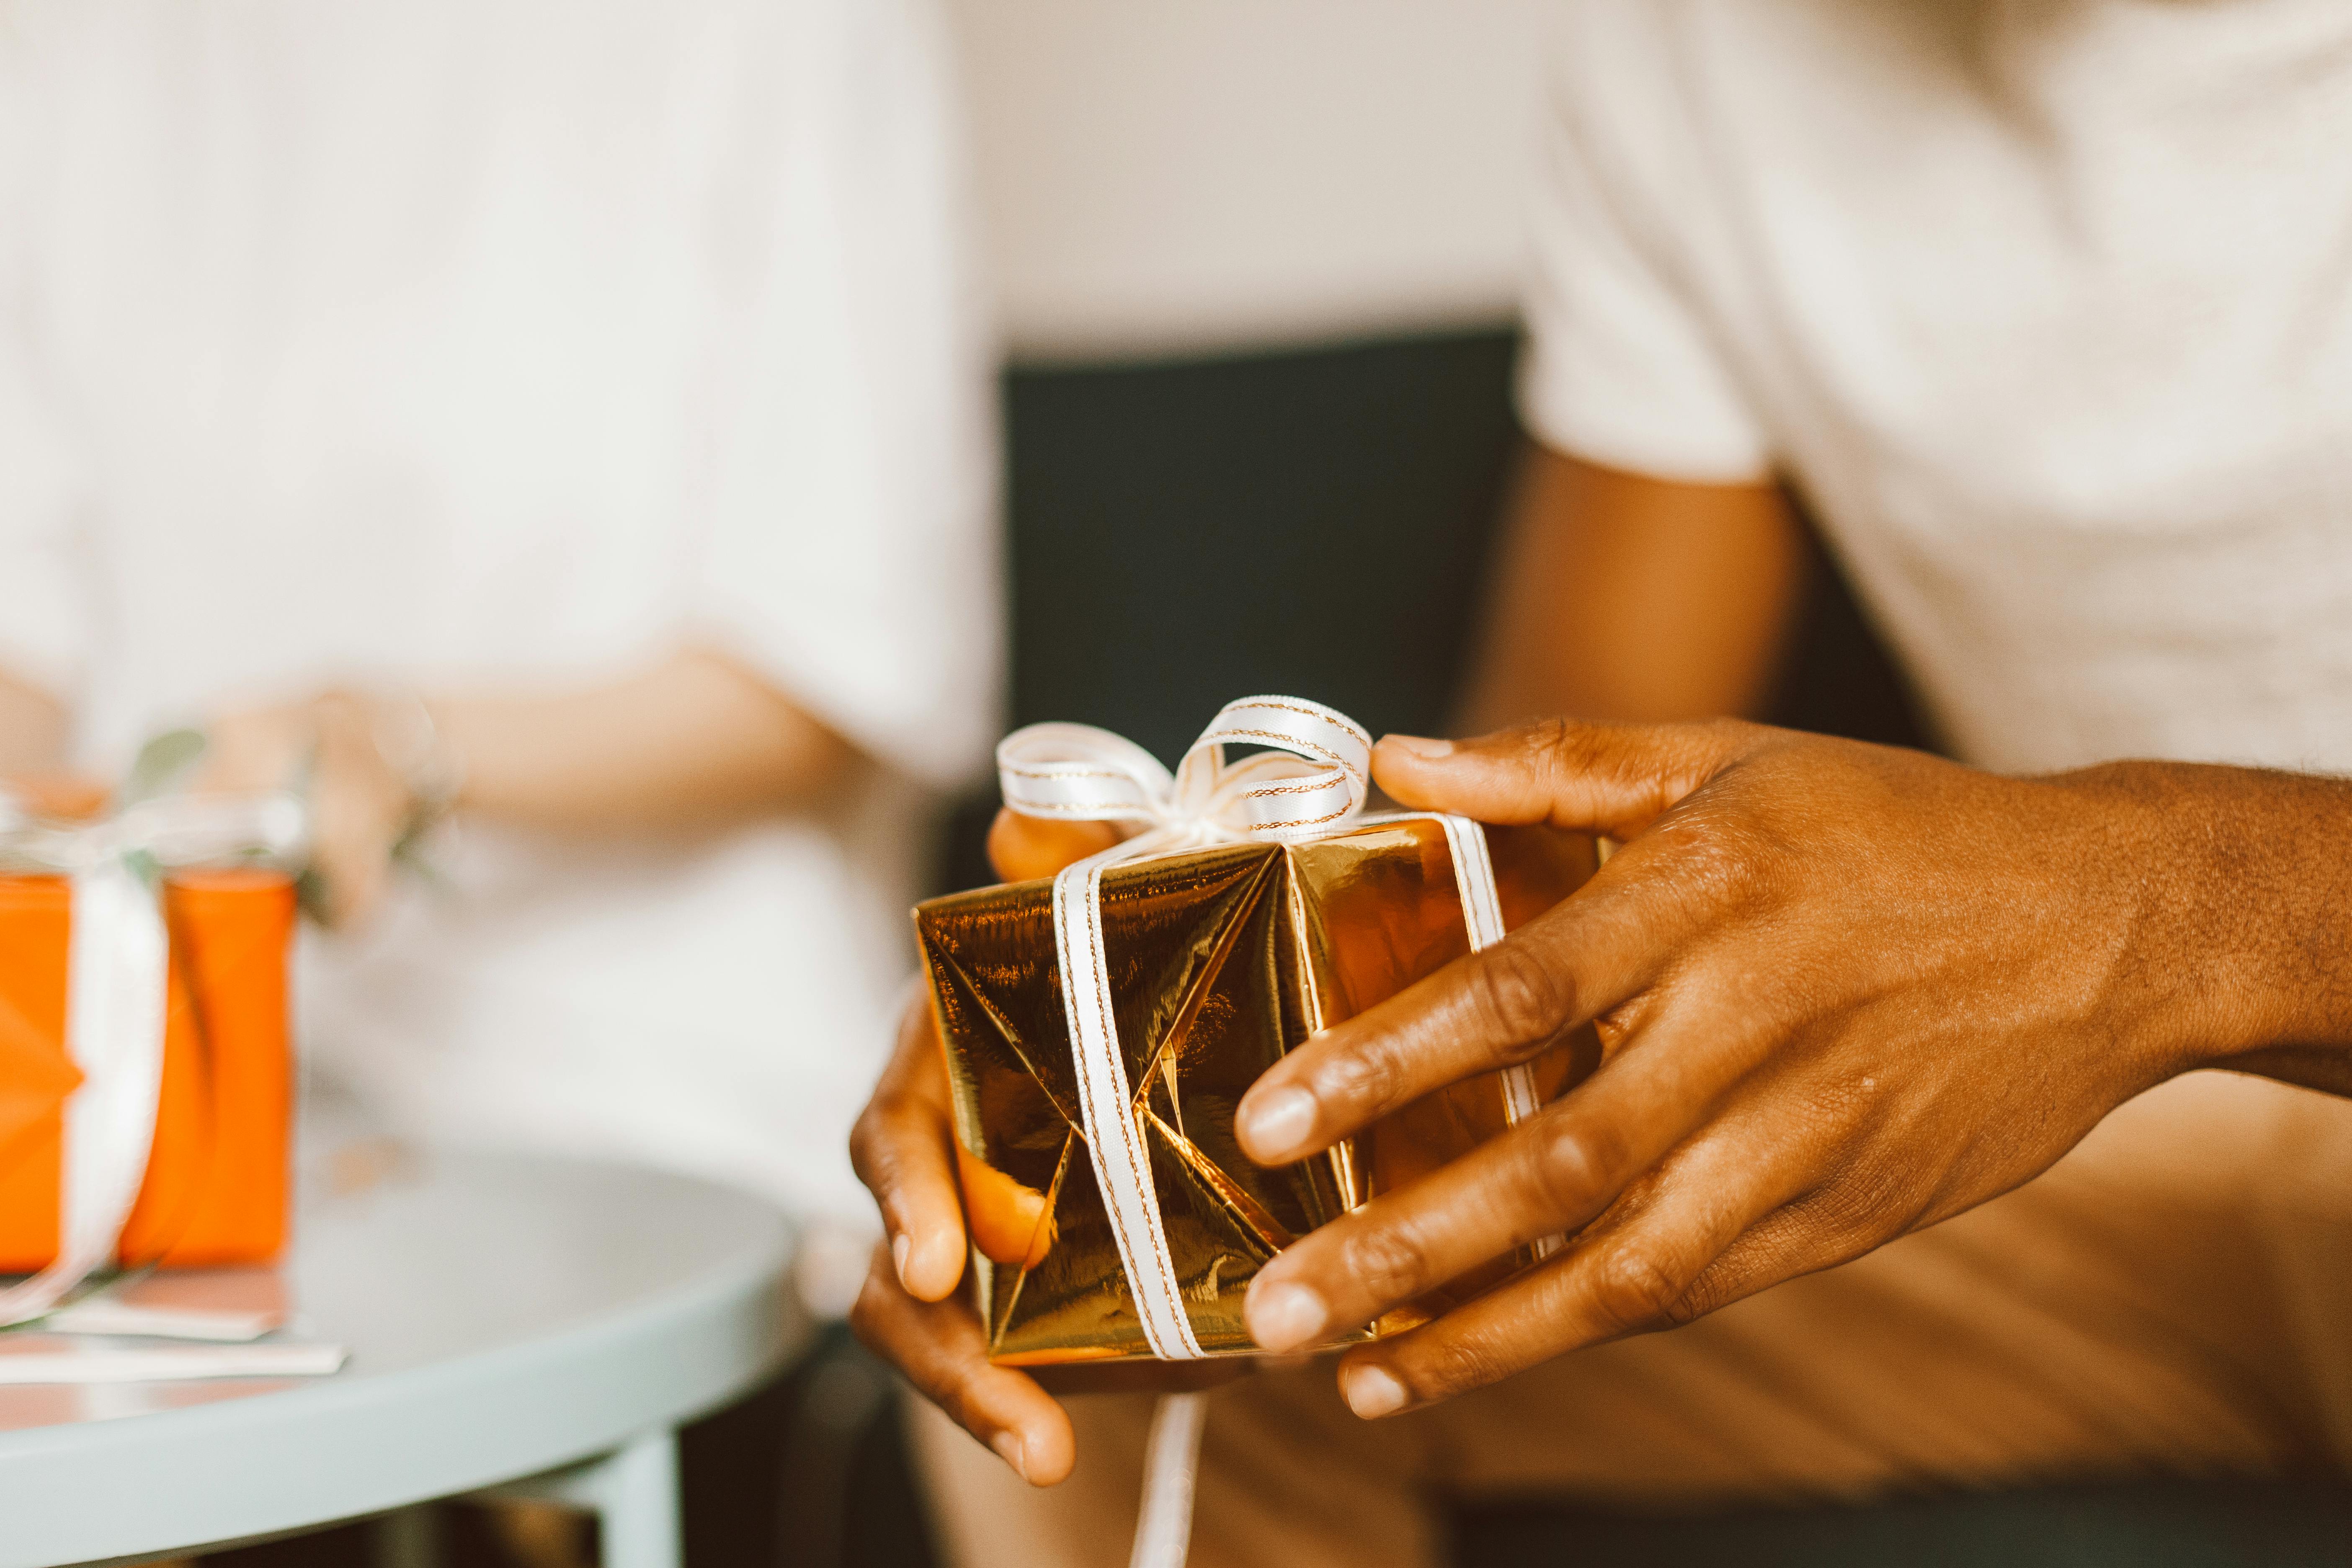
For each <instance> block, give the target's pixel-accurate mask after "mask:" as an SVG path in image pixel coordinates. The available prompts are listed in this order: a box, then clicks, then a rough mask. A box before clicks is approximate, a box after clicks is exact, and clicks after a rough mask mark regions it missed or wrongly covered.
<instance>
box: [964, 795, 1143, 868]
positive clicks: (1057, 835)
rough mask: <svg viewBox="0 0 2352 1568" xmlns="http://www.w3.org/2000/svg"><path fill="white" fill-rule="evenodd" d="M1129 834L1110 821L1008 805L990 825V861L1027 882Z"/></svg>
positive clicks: (1095, 852) (1093, 852)
mask: <svg viewBox="0 0 2352 1568" xmlns="http://www.w3.org/2000/svg"><path fill="white" fill-rule="evenodd" d="M1123 837H1126V835H1124V834H1122V833H1121V832H1119V830H1118V828H1117V827H1114V826H1111V825H1110V824H1109V823H1108V822H1063V821H1059V820H1057V819H1055V818H1053V817H1046V816H1022V815H1021V814H1020V813H1019V812H1017V811H1013V810H1011V809H1009V808H1007V809H1003V810H1000V811H998V812H997V814H996V820H995V821H994V822H992V823H991V824H990V825H989V828H988V863H989V864H990V865H992V866H993V867H995V868H996V874H997V875H998V876H1000V877H1002V878H1003V879H1005V880H1006V881H1008V882H1026V881H1031V880H1034V879H1036V878H1039V877H1050V876H1052V875H1053V874H1054V873H1055V872H1056V871H1058V870H1060V869H1061V868H1063V867H1065V866H1067V865H1070V864H1071V863H1072V862H1074V861H1078V860H1083V859H1085V858H1087V856H1089V855H1098V854H1100V853H1101V852H1102V851H1104V850H1106V849H1108V848H1109V847H1111V846H1112V845H1114V844H1116V843H1118V841H1119V840H1120V839H1121V838H1123Z"/></svg>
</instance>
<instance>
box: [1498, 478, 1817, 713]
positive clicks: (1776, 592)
mask: <svg viewBox="0 0 2352 1568" xmlns="http://www.w3.org/2000/svg"><path fill="white" fill-rule="evenodd" d="M1803 572H1804V549H1803V542H1802V535H1801V531H1799V529H1798V527H1797V524H1796V522H1795V520H1794V518H1793V517H1792V515H1791V514H1790V510H1789V508H1788V505H1787V503H1786V501H1785V500H1784V499H1783V498H1782V497H1781V495H1780V491H1779V490H1778V489H1776V488H1774V487H1772V486H1769V485H1690V484H1681V483H1676V482H1673V481H1669V480H1665V479H1654V478H1651V477H1648V476H1644V475H1639V474H1629V473H1622V472H1619V471H1616V470H1613V469H1609V468H1600V467H1598V466H1596V465H1593V464H1591V463H1586V462H1582V461H1580V460H1578V459H1576V458H1569V457H1566V456H1563V455H1561V454H1559V453H1557V452H1551V451H1549V450H1546V449H1544V448H1542V447H1531V448H1530V449H1529V452H1528V459H1527V462H1526V464H1525V466H1524V468H1523V469H1522V472H1521V476H1520V480H1519V484H1518V486H1517V490H1516V493H1515V495H1514V498H1513V500H1512V504H1511V510H1510V516H1509V518H1508V519H1507V522H1506V527H1505V531H1504V537H1503V544H1502V549H1501V552H1500V555H1499V558H1498V560H1497V563H1496V572H1495V574H1494V583H1493V587H1492V590H1491V591H1490V594H1489V595H1488V605H1487V613H1486V635H1485V637H1483V638H1482V642H1481V647H1480V649H1479V656H1478V659H1477V662H1476V667H1475V670H1474V673H1473V677H1472V680H1471V683H1470V689H1469V690H1468V691H1467V693H1466V694H1465V702H1464V707H1463V713H1462V722H1461V725H1460V728H1462V729H1463V730H1465V731H1486V730H1491V729H1494V728H1496V727H1498V726H1500V725H1504V724H1509V723H1518V722H1522V721H1528V720H1531V719H1537V718H1549V717H1552V716H1555V715H1559V714H1573V715H1576V716H1578V717H1581V718H1588V719H1619V720H1636V721H1667V720H1676V719H1694V718H1712V717H1717V716H1719V715H1725V714H1748V713H1753V712H1755V711H1756V710H1758V709H1759V707H1760V706H1761V705H1762V703H1763V701H1764V700H1765V699H1766V697H1767V696H1768V694H1769V689H1770V685H1771V681H1772V679H1773V676H1774V674H1775V673H1776V671H1777V668H1778V665H1779V660H1780V648H1781V645H1782V642H1783V640H1784V637H1785V633H1786V630H1787V626H1788V624H1789V622H1790V619H1791V617H1792V616H1793V613H1794V609H1795V605H1796V603H1797V599H1798V595H1799V594H1800V592H1801V586H1802V580H1803Z"/></svg>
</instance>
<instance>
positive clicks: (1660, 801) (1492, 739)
mask: <svg viewBox="0 0 2352 1568" xmlns="http://www.w3.org/2000/svg"><path fill="white" fill-rule="evenodd" d="M1770 733H1771V731H1768V730H1764V729H1762V728H1760V727H1759V726H1757V725H1753V724H1743V723H1739V722H1737V721H1731V720H1720V721H1715V722H1711V723H1703V724H1587V723H1580V722H1579V721H1575V720H1571V719H1554V720H1550V721H1547V722H1544V723H1540V724H1523V725H1520V726H1518V727H1517V728H1516V729H1510V730H1497V731H1495V732H1494V733H1493V734H1491V735H1480V736H1477V737H1475V738H1474V739H1471V740H1466V741H1432V740H1424V739H1422V738H1421V737H1419V736H1413V735H1389V736H1384V737H1382V739H1381V742H1380V744H1378V745H1377V746H1375V747H1373V748H1372V778H1373V781H1374V782H1375V783H1377V784H1379V785H1380V786H1381V788H1382V789H1384V790H1386V791H1387V792H1388V793H1389V794H1390V795H1391V796H1393V797H1394V798H1395V799H1396V800H1397V801H1398V802H1399V804H1401V805H1408V806H1411V807H1412V808H1414V809H1416V810H1420V811H1451V812H1458V813H1460V814H1461V815H1463V816H1471V817H1475V818H1477V819H1478V820H1479V821H1481V822H1500V823H1528V822H1549V823H1550V824H1551V825H1552V826H1555V827H1566V828H1572V829H1575V830H1576V831H1579V832H1583V833H1605V834H1608V835H1610V836H1611V837H1617V838H1630V837H1633V835H1634V834H1636V833H1639V832H1640V831H1641V830H1642V828H1643V827H1644V826H1647V825H1648V824H1649V823H1650V822H1651V821H1652V820H1654V818H1655V817H1657V816H1659V815H1660V814H1661V813H1663V812H1664V811H1665V810H1666V809H1667V808H1668V807H1670V806H1672V805H1674V804H1675V802H1676V801H1678V800H1680V799H1682V798H1683V796H1685V795H1688V794H1690V792H1691V791H1693V790H1695V789H1696V788H1697V787H1698V786H1699V785H1700V784H1704V783H1706V780H1707V779H1708V778H1709V777H1711V776H1713V775H1714V773H1716V772H1717V770H1719V769H1721V768H1722V767H1724V766H1725V765H1726V764H1727V763H1730V762H1732V761H1733V760H1734V759H1736V758H1737V757H1738V756H1739V755H1740V754H1742V753H1743V752H1746V751H1748V750H1750V749H1752V748H1754V747H1755V746H1757V745H1758V744H1759V743H1761V742H1762V741H1763V738H1764V737H1766V736H1768V735H1769V734H1770Z"/></svg>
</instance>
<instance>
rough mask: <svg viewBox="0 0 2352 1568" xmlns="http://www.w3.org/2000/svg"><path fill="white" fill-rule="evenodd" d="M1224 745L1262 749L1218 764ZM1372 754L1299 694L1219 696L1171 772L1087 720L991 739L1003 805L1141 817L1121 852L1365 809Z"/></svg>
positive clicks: (1300, 829) (1330, 823) (1337, 819)
mask: <svg viewBox="0 0 2352 1568" xmlns="http://www.w3.org/2000/svg"><path fill="white" fill-rule="evenodd" d="M1228 745H1255V746H1265V747H1268V748H1270V749H1269V750H1266V751H1264V752H1258V753H1256V754H1255V755H1252V756H1248V757H1244V758H1243V759H1242V760H1241V761H1240V762H1237V763H1227V762H1226V761H1225V748H1226V747H1227V746H1228ZM1371 763H1372V738H1371V736H1370V735H1369V734H1367V733H1365V731H1364V727H1363V726H1362V725H1360V724H1359V723H1357V722H1356V721H1354V720H1353V719H1350V718H1349V717H1348V716H1347V715H1346V714H1345V713H1342V712H1339V710H1336V709H1331V708H1326V707H1324V706H1323V705H1322V704H1321V703H1320V702H1309V701H1307V700H1305V699H1304V698H1299V697H1244V698H1242V699H1240V700H1237V701H1234V702H1228V703H1226V704H1225V705H1224V707H1223V709H1221V710H1219V711H1218V713H1217V716H1216V718H1215V719H1213V720H1212V721H1210V724H1209V727H1208V728H1207V729H1206V730H1203V731H1201V738H1200V739H1199V740H1197V741H1195V742H1192V749H1191V750H1189V751H1187V752H1185V753H1184V758H1183V761H1182V762H1181V763H1179V764H1178V765H1177V768H1176V771H1175V772H1174V773H1170V772H1169V771H1168V769H1167V768H1166V767H1165V766H1164V765H1163V764H1162V763H1160V759H1159V758H1157V757H1155V756H1153V755H1152V754H1151V753H1150V752H1147V751H1145V750H1144V749H1143V748H1142V747H1140V746H1139V745H1137V744H1136V743H1135V742H1132V741H1130V740H1129V739H1127V738H1126V737H1125V736H1123V735H1115V734H1113V733H1111V732H1110V731H1108V730H1097V729H1096V728H1095V727H1094V726H1093V725H1091V724H1032V725H1029V726H1028V727H1027V728H1025V729H1021V730H1015V731H1013V733H1012V734H1010V735H1007V736H1006V737H1005V738H1004V740H1003V742H1002V743H1001V744H999V745H998V746H997V748H996V774H997V779H998V781H999V783H1000V784H1002V786H1003V791H1004V804H1005V805H1009V806H1011V807H1012V808H1013V810H1015V811H1017V812H1019V813H1021V814H1022V815H1023V816H1052V817H1060V818H1063V819H1065V820H1073V821H1092V822H1133V823H1140V824H1143V825H1144V831H1143V832H1142V833H1141V834H1139V835H1138V836H1137V837H1134V838H1130V839H1129V840H1128V841H1127V843H1126V844H1124V845H1122V846H1120V847H1121V848H1122V849H1123V850H1125V851H1126V855H1124V856H1122V857H1121V858H1128V857H1131V856H1134V855H1139V854H1145V853H1166V852H1167V851H1169V850H1171V849H1180V848H1185V847H1192V846H1196V845H1202V844H1217V843H1227V842H1232V841H1234V840H1237V839H1250V838H1256V839H1265V840H1268V841H1270V842H1275V843H1284V842H1287V841H1289V840H1292V839H1297V838H1316V837H1322V836H1323V835H1324V834H1327V833H1332V832H1336V831H1338V829H1339V826H1341V825H1342V824H1344V823H1346V822H1347V821H1348V820H1349V818H1351V817H1353V816H1356V815H1358V814H1359V813H1360V812H1361V811H1362V810H1363V808H1364V798H1365V796H1366V795H1368V794H1370V787H1371V786H1370V769H1371Z"/></svg>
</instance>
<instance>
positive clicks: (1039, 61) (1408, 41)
mask: <svg viewBox="0 0 2352 1568" xmlns="http://www.w3.org/2000/svg"><path fill="white" fill-rule="evenodd" d="M950 9H951V12H952V14H953V16H954V18H955V24H956V28H957V32H958V34H959V37H960V40H961V47H962V50H963V56H964V62H963V63H964V87H965V92H966V94H967V96H968V98H969V99H970V100H971V108H972V113H973V118H974V121H975V135H976V139H977V145H976V152H977V158H978V163H979V168H980V183H981V196H982V207H983V217H984V221H985V223H986V225H987V228H988V243H989V250H990V255H991V258H992V268H993V274H994V277H993V281H994V284H995V287H996V289H997V291H998V298H999V304H1000V321H1001V322H1002V325H1003V330H1004V331H1005V334H1006V338H1007V340H1008V344H1009V346H1010V348H1011V350H1012V352H1013V354H1014V356H1015V357H1017V358H1020V359H1024V360H1027V361H1032V362H1034V361H1040V360H1045V361H1051V360H1067V359H1079V358H1101V357H1110V356H1118V355H1128V354H1157V353H1195V352H1204V351H1213V350H1219V349H1229V348H1241V347H1251V346H1259V345H1270V344H1280V343H1288V342H1307V341H1313V340H1316V339H1322V338H1331V337H1343V336H1353V335H1360V334H1364V333H1370V332H1381V331H1400V330H1412V329H1416V328H1431V327H1442V326H1451V325H1461V324H1469V323H1480V322H1494V321H1507V319H1508V318H1509V317H1510V315H1511V311H1512V301H1513V296H1514V292H1515V289H1516V285H1517V273H1518V268H1519V258H1520V235H1521V226H1520V216H1519V215H1520V199H1519V192H1520V188H1521V184H1522V182H1523V180H1524V179H1525V177H1526V175H1527V173H1528V169H1529V167H1530V163H1531V156H1530V149H1531V142H1532V135H1533V123H1534V115H1535V109H1536V100H1537V89H1538V71H1539V68H1540V59H1539V54H1540V50H1539V47H1538V45H1539V38H1540V33H1541V13H1542V11H1543V9H1544V7H1543V4H1542V0H950Z"/></svg>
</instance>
